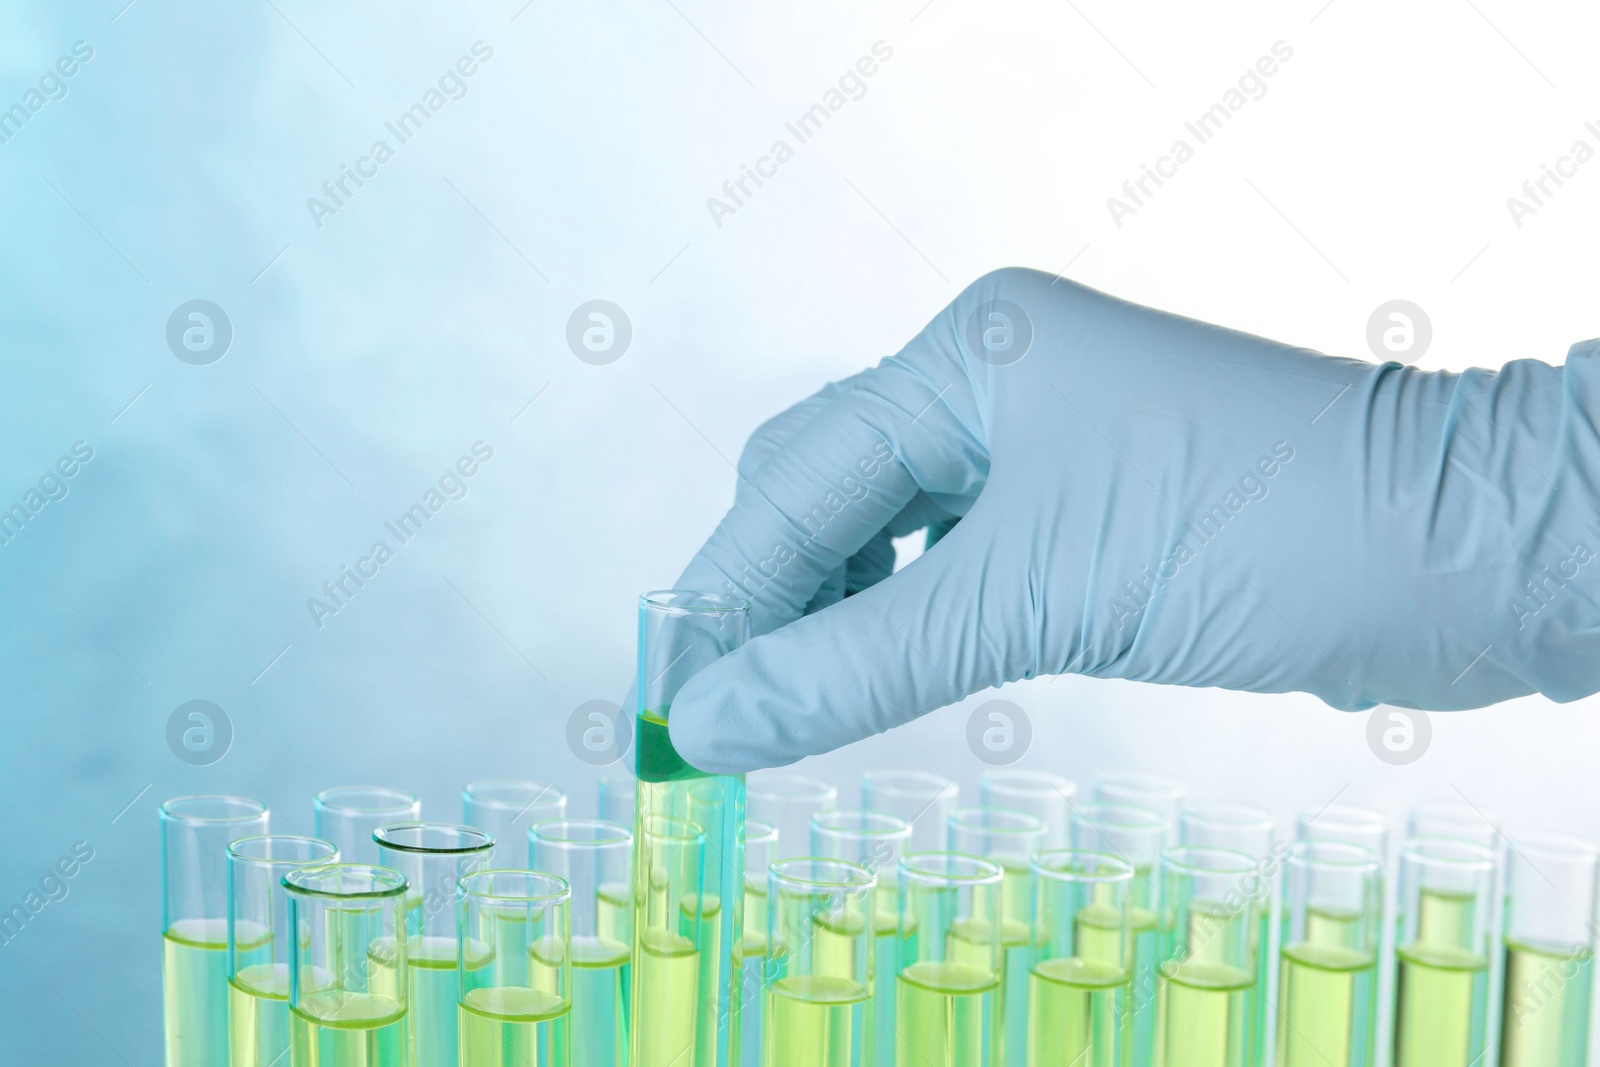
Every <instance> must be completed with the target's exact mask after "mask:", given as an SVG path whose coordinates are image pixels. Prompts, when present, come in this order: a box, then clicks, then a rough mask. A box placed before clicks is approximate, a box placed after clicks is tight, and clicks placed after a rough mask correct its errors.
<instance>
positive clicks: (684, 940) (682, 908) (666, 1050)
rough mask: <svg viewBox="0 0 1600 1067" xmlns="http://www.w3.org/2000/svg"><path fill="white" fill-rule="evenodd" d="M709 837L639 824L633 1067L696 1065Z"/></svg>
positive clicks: (649, 820)
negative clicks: (701, 903) (703, 889)
mask: <svg viewBox="0 0 1600 1067" xmlns="http://www.w3.org/2000/svg"><path fill="white" fill-rule="evenodd" d="M705 864H706V835H705V832H704V831H703V830H702V829H701V828H700V827H699V826H698V825H696V824H694V823H691V822H685V821H683V820H681V819H669V818H666V817H665V816H661V815H650V816H646V817H645V818H643V819H641V820H640V828H639V840H638V841H637V842H635V847H634V858H633V899H634V946H635V948H634V955H633V960H634V963H633V967H634V973H633V1046H632V1049H631V1050H630V1053H631V1055H630V1061H629V1062H630V1063H631V1064H632V1067H686V1065H689V1064H693V1063H694V1062H695V1055H694V1054H695V1050H696V1048H697V1044H696V1036H697V1035H696V1032H695V1031H696V1030H697V1029H698V1028H699V1026H700V1016H701V1011H700V1004H701V997H700V975H701V967H700V953H701V952H702V950H704V949H707V948H710V947H711V946H712V942H711V938H712V936H713V934H714V930H713V929H712V928H711V927H713V926H714V924H715V918H714V917H713V919H712V921H711V923H709V924H708V923H706V922H704V921H703V919H704V916H703V915H702V911H701V908H700V906H699V903H698V901H699V897H700V893H701V887H702V881H701V880H702V878H703V876H704V872H705Z"/></svg>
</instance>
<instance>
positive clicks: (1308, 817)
mask: <svg viewBox="0 0 1600 1067" xmlns="http://www.w3.org/2000/svg"><path fill="white" fill-rule="evenodd" d="M1319 824H1320V827H1321V828H1323V829H1328V830H1333V831H1338V830H1357V831H1367V832H1371V831H1376V832H1378V833H1379V834H1382V835H1383V836H1384V837H1385V838H1387V837H1388V836H1389V816H1387V815H1385V814H1384V813H1383V812H1381V811H1379V810H1378V809H1376V808H1368V807H1363V806H1362V805H1359V804H1328V805H1326V806H1324V807H1321V808H1318V809H1316V810H1315V811H1313V810H1311V809H1310V808H1306V809H1305V810H1303V811H1299V812H1296V813H1295V817H1294V826H1295V830H1296V832H1297V833H1298V834H1299V835H1300V836H1301V837H1302V838H1303V839H1306V840H1310V838H1307V837H1306V833H1307V830H1308V829H1310V828H1311V827H1314V826H1318V825H1319Z"/></svg>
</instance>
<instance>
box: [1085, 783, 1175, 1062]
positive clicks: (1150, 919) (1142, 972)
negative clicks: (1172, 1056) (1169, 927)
mask: <svg viewBox="0 0 1600 1067" xmlns="http://www.w3.org/2000/svg"><path fill="white" fill-rule="evenodd" d="M1166 827H1167V824H1166V820H1165V819H1164V818H1162V816H1160V815H1159V814H1157V813H1156V812H1154V811H1151V810H1148V809H1146V808H1130V807H1124V806H1121V805H1115V804H1092V805H1090V806H1088V807H1086V808H1079V809H1078V810H1077V811H1075V812H1073V813H1072V847H1073V848H1074V849H1077V850H1079V851H1085V852H1104V853H1108V854H1110V855H1112V856H1116V857H1118V858H1119V859H1122V860H1126V861H1127V862H1128V863H1130V864H1132V865H1133V885H1132V886H1131V887H1130V889H1129V898H1130V899H1129V902H1128V916H1129V918H1128V922H1129V925H1130V927H1131V929H1132V937H1133V992H1132V1001H1133V1008H1132V1011H1133V1042H1132V1048H1131V1050H1130V1052H1129V1064H1130V1067H1150V1062H1151V1059H1152V1057H1153V1056H1154V1053H1155V1031H1156V985H1157V982H1156V977H1157V976H1156V962H1157V960H1156V949H1157V945H1156V940H1157V936H1156V935H1157V931H1158V927H1159V921H1158V916H1159V915H1160V911H1161V883H1160V880H1159V877H1158V871H1157V868H1158V866H1159V864H1160V862H1161V852H1162V849H1163V848H1164V847H1165V845H1166Z"/></svg>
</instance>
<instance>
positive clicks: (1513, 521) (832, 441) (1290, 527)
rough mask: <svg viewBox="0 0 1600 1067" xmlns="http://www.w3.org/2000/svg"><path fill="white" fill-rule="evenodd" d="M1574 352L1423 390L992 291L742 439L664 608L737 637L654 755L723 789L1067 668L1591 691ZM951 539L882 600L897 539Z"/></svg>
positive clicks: (1593, 663)
mask: <svg viewBox="0 0 1600 1067" xmlns="http://www.w3.org/2000/svg"><path fill="white" fill-rule="evenodd" d="M1597 350H1600V342H1597V341H1590V342H1584V343H1583V344H1580V345H1575V346H1574V347H1573V349H1572V350H1571V352H1570V353H1568V357H1567V358H1568V362H1567V365H1566V367H1565V368H1561V367H1551V366H1548V365H1546V364H1544V363H1539V362H1535V361H1533V360H1518V361H1515V362H1512V363H1508V364H1507V365H1506V366H1505V367H1504V368H1503V369H1501V370H1499V371H1484V370H1473V371H1468V372H1466V373H1465V374H1452V373H1445V372H1424V371H1419V370H1416V369H1413V368H1410V367H1403V366H1399V365H1397V364H1393V363H1388V364H1383V365H1374V364H1371V363H1365V362H1360V361H1357V360H1351V359H1341V358H1334V357H1330V356H1324V355H1320V354H1318V353H1315V352H1311V351H1308V350H1306V349H1301V348H1291V347H1289V346H1286V345H1282V344H1277V343H1275V342H1272V341H1267V340H1263V339H1261V338H1258V337H1252V336H1249V335H1247V334H1242V333H1236V332H1233V331H1231V330H1226V329H1222V328H1220V327H1217V326H1211V325H1207V324H1206V323H1202V322H1195V321H1193V320H1190V319H1185V318H1180V317H1178V316H1175V315H1169V314H1165V313H1163V312H1159V311H1153V310H1151V309H1149V308H1144V307H1139V306H1138V305H1135V304H1129V303H1126V302H1124V301H1121V300H1117V299H1115V298H1113V297H1109V296H1106V295H1105V294H1102V293H1098V292H1095V291H1094V290H1092V289H1087V288H1085V287H1083V286H1080V285H1075V284H1073V283H1071V282H1068V281H1065V280H1063V279H1059V278H1057V277H1055V276H1053V275H1050V274H1042V273H1038V272H1035V271H1028V270H1020V269H1008V270H1002V271H997V272H995V273H993V274H989V275H986V276H985V277H983V278H981V279H979V280H978V281H977V282H976V283H975V284H973V285H972V286H970V287H969V288H968V289H967V290H966V291H965V292H963V293H962V294H961V295H960V296H959V297H957V298H956V300H955V301H954V302H953V303H952V304H950V306H949V307H947V308H945V309H944V310H943V311H942V312H940V313H939V315H938V316H937V317H935V318H934V320H933V321H932V322H931V323H930V324H929V325H928V326H927V327H926V328H925V329H924V330H923V331H922V332H921V333H920V334H919V335H918V336H917V337H916V338H915V339H913V340H912V341H911V343H910V344H908V345H907V346H906V347H905V348H904V349H903V350H902V351H901V352H900V353H899V354H898V355H895V356H893V357H891V358H889V359H886V360H884V361H883V363H882V364H880V365H879V366H878V367H877V368H875V369H873V370H870V371H867V372H865V373H863V374H859V375H857V376H855V377H853V378H850V379H848V380H846V381H844V382H841V383H838V384H835V385H831V386H829V387H828V388H826V389H824V390H823V391H822V392H821V393H819V394H817V395H816V396H813V397H811V398H810V399H808V400H805V401H802V402H801V403H800V404H798V405H796V406H795V407H794V408H791V409H790V410H789V411H787V412H784V413H783V414H782V415H779V416H777V417H776V418H774V419H773V420H771V421H770V422H768V423H767V424H766V425H764V426H763V427H762V428H761V429H760V430H758V431H757V432H756V434H755V436H754V437H753V438H752V440H751V442H750V444H749V445H748V447H747V448H746V450H745V453H744V456H743V457H742V459H741V462H740V481H739V486H738V491H737V495H736V499H735V503H734V506H733V508H732V510H731V511H730V512H729V513H728V515H727V517H726V518H724V519H723V520H722V522H721V524H719V525H718V527H717V529H716V531H715V532H714V533H713V534H712V536H711V539H710V540H709V541H708V542H707V543H706V545H705V547H704V548H703V549H702V550H701V551H700V552H699V554H697V555H696V556H695V558H694V560H693V561H692V562H691V563H690V565H689V567H688V569H687V570H686V571H685V572H684V574H683V577H682V579H681V580H680V581H679V583H678V584H679V586H680V587H683V588H695V589H706V590H716V591H721V592H732V593H736V594H738V595H741V596H743V597H745V598H746V599H748V600H749V601H750V602H751V603H752V605H753V630H754V633H755V634H756V635H758V636H756V637H755V639H754V640H752V641H751V642H750V643H749V644H748V645H746V646H745V647H744V648H742V649H740V650H738V651H736V652H734V653H733V654H731V655H729V656H727V657H725V658H724V659H722V660H721V661H719V662H718V663H717V664H715V665H714V666H712V667H710V668H708V669H707V670H705V671H703V672H702V673H700V674H699V675H697V676H696V677H695V678H694V679H693V680H691V681H690V682H689V683H688V685H687V686H685V688H684V689H683V690H682V691H681V692H680V693H679V694H678V697H677V700H676V701H675V702H674V705H673V709H672V717H671V729H672V739H673V742H674V744H675V745H676V746H677V747H678V749H679V751H680V752H681V753H682V754H683V755H684V757H685V758H687V759H688V760H689V761H690V762H691V763H694V764H695V765H696V766H699V767H701V768H703V769H705V770H708V771H713V772H719V773H726V772H738V771H746V770H751V769H754V768H757V767H764V766H772V765H778V764H783V763H789V762H792V761H794V760H797V759H799V758H801V757H803V756H806V755H809V754H813V753H819V752H825V751H828V750H830V749H833V748H836V747H838V746H840V745H843V744H846V743H848V742H851V741H855V740H857V739H859V738H862V737H866V736H868V735H871V734H875V733H879V732H881V731H883V730H887V729H889V728H891V727H894V726H898V725H899V724H901V723H904V722H906V721H908V720H910V719H913V718H916V717H917V716H919V715H922V714H924V713H926V712H928V711H930V710H932V709H934V708H938V707H942V706H944V705H947V704H950V703H953V702H954V701H957V700H959V699H961V698H962V697H964V696H966V695H967V694H969V693H973V692H977V691H978V690H981V689H985V688H987V687H990V686H994V685H998V684H1001V683H1003V682H1007V681H1012V680H1015V679H1018V678H1029V677H1033V676H1034V675H1038V674H1059V673H1069V672H1070V673H1077V674H1087V675H1093V676H1096V677H1102V678H1131V679H1139V680H1144V681H1151V682H1163V683H1168V684H1174V685H1189V686H1221V687H1224V688H1228V689H1242V690H1251V691H1254V692H1264V693H1277V692H1285V691H1290V690H1299V691H1304V692H1308V693H1313V694H1315V695H1316V696H1318V697H1320V698H1322V699H1323V700H1325V701H1327V702H1328V703H1329V704H1331V705H1333V706H1334V707H1337V708H1342V709H1363V708H1368V707H1371V706H1373V705H1374V704H1377V703H1389V704H1398V705H1404V706H1408V707H1421V708H1425V709H1432V710H1448V709H1459V708H1471V707H1478V706H1481V705H1485V704H1491V703H1494V702H1496V701H1500V700H1505V699H1507V698H1509V697H1515V696H1520V695H1524V694H1527V693H1530V692H1533V691H1538V692H1542V693H1545V694H1546V695H1548V696H1550V697H1552V698H1553V699H1555V700H1560V701H1567V700H1574V699H1576V698H1578V697H1581V696H1585V695H1587V694H1589V693H1592V692H1595V691H1596V689H1600V604H1597V599H1596V596H1595V592H1596V590H1597V589H1600V561H1597V560H1596V559H1595V556H1596V554H1597V553H1600V485H1597V483H1600V462H1597V459H1600V441H1597V437H1596V423H1595V415H1596V413H1597V408H1600V381H1597V373H1600V371H1597V366H1596V359H1597V357H1596V352H1597ZM1019 356H1020V358H1019ZM958 516H959V517H960V522H959V524H958V525H956V526H955V528H954V529H952V530H951V531H950V532H949V533H948V534H947V535H946V536H944V537H943V539H942V540H939V541H938V542H937V544H935V545H934V546H933V547H932V548H930V549H929V550H928V551H927V552H926V553H925V554H924V555H923V556H922V557H921V558H919V559H918V560H916V561H915V562H914V563H912V564H911V565H910V566H908V567H906V568H905V569H903V570H902V571H900V572H899V573H896V574H893V575H892V576H891V575H890V570H891V568H892V565H893V558H894V553H893V549H892V546H891V545H890V543H889V541H890V538H891V537H893V536H900V535H903V534H906V533H909V532H911V531H913V530H916V529H919V528H921V527H924V526H928V525H930V524H938V523H940V522H941V521H944V522H948V520H950V519H952V518H954V517H958ZM1529 583H1532V584H1529ZM846 591H850V592H853V593H854V595H851V596H848V597H846V596H845V595H844V594H845V593H846Z"/></svg>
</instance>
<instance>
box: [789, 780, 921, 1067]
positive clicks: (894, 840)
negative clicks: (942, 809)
mask: <svg viewBox="0 0 1600 1067" xmlns="http://www.w3.org/2000/svg"><path fill="white" fill-rule="evenodd" d="M910 842H911V825H910V824H909V823H907V822H906V821H905V820H904V819H900V818H896V817H895V816H893V815H885V814H884V813H883V812H880V811H860V810H858V811H849V810H835V811H819V812H817V814H815V815H813V816H812V817H811V851H812V853H813V854H814V855H817V856H824V857H827V858H829V859H836V860H848V861H849V862H851V863H856V864H859V865H861V866H863V867H865V868H866V869H867V870H869V871H871V872H872V873H873V874H874V875H875V876H876V877H877V879H878V887H877V889H876V890H875V891H874V892H873V894H872V896H873V901H874V904H873V907H874V915H873V926H874V929H875V932H876V933H875V938H874V940H875V942H876V944H875V945H874V947H873V959H874V960H875V961H876V962H875V965H874V970H873V977H872V1013H871V1019H872V1021H871V1023H870V1025H871V1026H872V1062H873V1063H874V1064H877V1065H878V1067H893V1065H894V1053H895V1030H894V1019H895V996H894V990H895V960H896V959H897V958H898V957H899V947H898V945H899V942H898V935H899V931H900V902H899V899H898V893H899V885H900V882H899V876H898V872H899V868H900V860H901V859H902V858H903V857H904V856H905V854H906V850H907V847H908V845H909V844H910Z"/></svg>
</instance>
